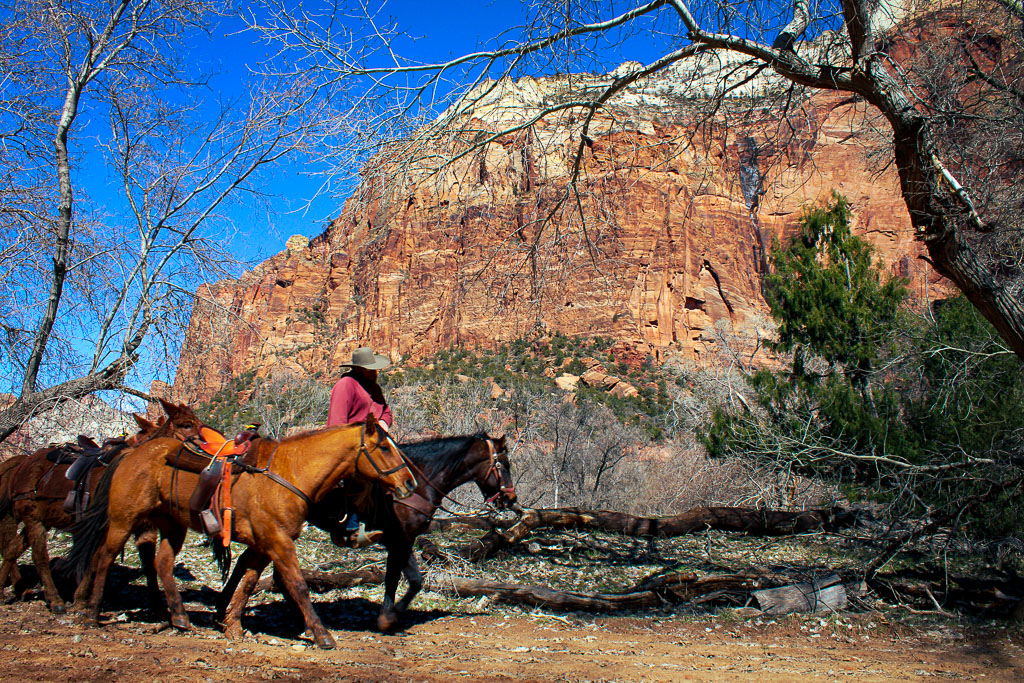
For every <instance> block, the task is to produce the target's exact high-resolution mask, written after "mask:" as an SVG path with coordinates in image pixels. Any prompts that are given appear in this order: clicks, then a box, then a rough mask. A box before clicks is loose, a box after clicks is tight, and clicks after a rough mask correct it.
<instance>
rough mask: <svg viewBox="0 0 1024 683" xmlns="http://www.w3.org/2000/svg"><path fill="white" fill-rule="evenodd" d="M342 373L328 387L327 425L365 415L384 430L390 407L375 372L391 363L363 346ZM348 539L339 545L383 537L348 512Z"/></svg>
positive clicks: (356, 544) (387, 427)
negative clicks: (329, 397)
mask: <svg viewBox="0 0 1024 683" xmlns="http://www.w3.org/2000/svg"><path fill="white" fill-rule="evenodd" d="M341 365H342V367H343V368H346V371H345V374H344V375H343V376H342V378H341V379H339V380H338V381H337V382H336V383H335V385H334V388H333V389H332V390H331V407H330V408H329V409H328V411H327V426H328V427H331V426H333V425H343V424H351V423H353V422H362V421H364V420H365V419H366V418H367V416H368V415H370V414H373V416H374V417H375V418H377V424H378V426H380V427H381V428H382V429H384V431H385V432H388V431H389V430H390V427H391V421H392V417H391V408H390V407H388V402H387V400H386V399H385V398H384V392H383V391H382V390H381V388H380V385H379V384H377V371H378V370H383V369H384V368H386V367H388V366H389V365H391V361H390V360H388V358H387V356H382V355H380V354H377V353H374V352H373V349H371V348H370V347H368V346H363V347H360V348H358V349H356V350H355V351H353V352H352V362H350V363H342V364H341ZM345 531H346V533H347V538H342V539H338V540H340V541H341V542H340V543H339V545H348V546H351V547H353V548H363V547H365V546H368V545H370V544H372V543H376V542H378V541H379V540H380V539H381V538H383V536H384V532H382V531H377V530H374V531H367V530H366V525H365V524H363V523H362V522H360V521H359V520H358V519H357V518H356V515H355V513H354V512H353V513H351V514H349V517H348V525H347V526H346V529H345Z"/></svg>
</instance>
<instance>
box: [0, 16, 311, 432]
mask: <svg viewBox="0 0 1024 683" xmlns="http://www.w3.org/2000/svg"><path fill="white" fill-rule="evenodd" d="M227 10H228V5H227V4H224V3H221V2H219V1H218V0H211V1H209V2H206V1H202V2H193V1H191V0H188V1H185V0H163V1H160V2H157V1H155V0H116V1H114V2H84V3H75V4H71V5H69V4H66V3H62V2H53V1H49V0H12V1H11V2H8V3H5V6H4V19H3V23H2V25H0V45H2V47H0V53H2V54H3V57H2V58H0V68H2V73H0V82H2V85H0V137H2V142H3V144H2V145H0V150H2V151H0V154H2V155H3V162H4V163H3V168H4V169H5V171H4V174H3V178H2V180H0V230H2V233H3V235H4V240H3V241H4V243H5V246H4V248H3V250H2V252H0V273H2V274H3V275H4V277H3V278H2V281H0V297H2V298H3V299H4V301H5V306H4V309H3V311H2V313H0V327H2V330H3V332H4V334H3V337H2V338H0V358H2V360H3V362H2V365H3V367H4V368H5V370H4V376H3V378H2V381H3V384H4V385H6V386H9V387H11V388H12V389H15V390H16V391H18V392H19V396H18V398H17V400H15V401H14V402H13V403H12V404H11V405H10V406H8V407H7V408H5V409H4V410H3V411H0V439H3V438H6V437H7V436H8V435H9V434H11V433H12V431H13V430H15V429H17V428H18V426H19V425H21V424H23V423H24V422H25V421H26V420H27V419H29V418H30V417H31V416H32V415H33V414H36V413H38V412H40V411H43V410H46V409H47V408H49V407H52V406H53V405H54V404H55V403H57V402H60V401H62V400H66V399H74V398H79V397H82V396H85V395H87V394H90V393H93V392H96V391H101V390H110V389H125V387H126V384H127V382H128V380H129V378H131V377H133V376H136V377H138V376H143V377H145V376H152V372H153V369H154V368H160V367H166V365H165V363H166V361H167V360H168V359H173V357H175V356H176V347H177V344H178V340H179V338H180V329H182V326H183V325H184V324H187V318H188V312H189V310H190V306H191V297H192V294H191V292H192V291H194V290H195V287H196V285H197V284H199V283H201V282H204V281H209V280H210V279H211V278H215V277H217V276H219V275H221V274H223V273H225V272H227V267H228V266H229V264H231V263H233V262H235V261H234V259H232V257H231V255H230V254H227V253H225V251H224V244H225V240H224V239H222V237H223V231H224V230H229V229H230V226H229V225H228V224H227V223H226V222H225V221H224V220H223V218H224V214H223V210H224V208H225V207H226V206H227V205H228V204H229V203H230V202H231V201H232V200H233V198H235V197H237V196H238V195H239V194H241V193H243V192H244V193H249V194H248V200H249V201H251V200H252V199H255V198H258V195H259V189H258V188H259V185H258V184H257V183H255V182H254V181H255V179H256V177H257V175H258V173H259V171H260V170H261V169H263V168H264V167H266V166H268V165H270V164H273V163H274V162H277V161H279V160H280V159H282V158H283V157H284V156H286V155H288V154H290V153H292V152H295V151H297V150H301V149H302V148H303V147H304V146H305V145H306V143H307V141H308V140H309V136H310V134H311V133H312V127H313V125H316V124H318V122H320V121H321V120H322V117H321V116H320V114H321V112H318V111H317V110H316V107H315V106H314V105H313V104H312V102H313V99H312V96H311V91H310V90H308V89H307V88H306V85H307V84H306V83H303V82H296V81H291V82H289V83H285V82H282V81H273V80H269V79H259V78H256V79H253V82H252V83H251V84H249V85H248V88H247V91H246V92H245V93H244V94H240V95H238V96H236V101H233V102H223V103H220V104H217V103H211V102H209V101H206V100H204V99H203V95H204V93H207V92H208V80H209V78H210V75H209V73H208V72H207V71H206V70H205V67H202V66H201V65H198V64H194V63H193V62H192V61H190V60H189V58H188V52H187V50H188V48H189V43H190V41H194V40H195V39H196V38H202V37H204V35H205V34H208V32H209V31H210V30H211V29H212V27H213V26H214V25H215V23H216V21H217V20H218V18H220V17H222V16H224V15H225V12H226V11H227ZM104 122H105V123H104ZM97 168H98V169H103V170H105V171H107V173H108V174H109V178H108V180H109V182H108V189H107V190H106V192H108V193H109V194H110V197H103V198H102V199H103V200H104V201H102V203H101V202H100V201H97V199H101V198H90V197H89V196H88V188H89V187H90V186H91V187H94V188H95V187H99V186H100V185H101V183H100V182H97V181H99V180H101V178H97V177H96V176H97V175H98V174H97V173H96V171H95V170H94V169H97ZM133 373H135V374H134V375H133Z"/></svg>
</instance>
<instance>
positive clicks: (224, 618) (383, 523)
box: [217, 433, 516, 636]
mask: <svg viewBox="0 0 1024 683" xmlns="http://www.w3.org/2000/svg"><path fill="white" fill-rule="evenodd" d="M401 449H402V452H403V453H404V454H405V457H406V458H407V459H408V460H409V462H410V463H411V464H412V469H413V471H414V472H415V473H416V481H417V483H418V485H417V487H416V491H415V492H414V493H413V495H411V496H409V497H408V498H405V499H403V500H392V499H391V498H390V497H388V496H387V494H386V492H385V491H384V490H382V489H381V488H380V487H378V486H374V487H373V490H372V491H371V493H370V495H369V496H361V495H359V493H360V492H359V491H358V490H353V489H355V488H357V487H348V488H347V489H344V488H343V489H335V490H334V491H332V492H331V493H330V494H329V495H328V496H326V497H325V498H324V499H323V501H321V502H319V503H317V505H316V506H315V507H314V509H313V512H312V513H311V514H310V519H309V521H310V523H311V524H314V525H316V526H318V527H320V528H322V529H324V530H325V531H329V532H331V531H337V530H338V526H339V522H338V516H339V514H341V512H342V511H343V510H344V509H345V508H346V507H347V506H346V501H350V500H361V501H362V503H361V504H360V505H359V506H358V509H357V510H356V511H357V512H358V514H359V519H360V520H362V521H363V522H365V523H366V525H367V526H368V527H373V528H375V529H380V530H382V531H383V532H384V540H383V543H384V545H385V547H387V549H388V560H387V570H386V572H385V577H384V601H383V603H382V604H381V610H380V615H379V616H378V617H377V626H378V627H379V628H380V630H382V631H387V630H390V629H391V628H394V627H395V626H396V625H397V624H398V619H399V615H400V614H401V613H402V612H404V611H405V610H406V609H408V607H409V604H410V603H411V602H412V599H413V598H414V597H415V596H416V594H417V593H419V592H420V589H421V588H422V587H423V574H422V572H420V569H419V566H418V565H417V563H416V556H415V555H414V554H413V552H412V549H413V543H414V542H415V540H416V537H417V536H419V535H420V534H422V533H423V532H425V531H426V530H427V529H428V528H429V527H430V520H431V519H432V518H433V516H434V512H435V511H436V510H437V509H438V507H440V506H441V505H442V502H443V500H444V498H445V496H447V495H448V494H449V493H450V492H451V491H453V490H454V489H455V488H457V487H459V486H461V485H462V484H465V483H467V482H470V481H473V482H476V484H477V486H478V487H479V488H480V491H481V493H482V494H483V495H484V498H485V499H486V500H487V502H489V503H495V504H496V505H498V506H499V507H502V506H505V505H511V504H513V503H515V501H516V494H515V488H514V487H513V485H512V474H511V470H510V466H509V461H508V455H507V454H506V452H505V437H500V438H497V439H492V438H490V437H489V436H487V434H484V433H480V434H475V435H472V436H455V437H449V438H442V439H430V440H427V441H419V442H414V443H403V444H401ZM332 536H333V534H332ZM264 567H266V562H262V563H261V562H260V561H257V558H255V557H254V556H253V555H251V554H250V553H249V551H246V552H245V553H243V554H242V556H241V557H239V559H238V562H237V563H236V565H235V570H234V572H233V573H232V576H231V578H230V579H229V581H228V582H227V583H226V584H225V586H224V589H223V590H222V591H221V597H220V600H219V601H218V604H217V620H218V621H220V622H221V623H222V624H223V625H224V630H225V633H227V634H228V635H229V636H238V635H240V634H241V631H242V629H241V616H242V610H243V609H244V608H245V604H246V603H247V602H248V600H249V597H250V596H251V594H252V590H253V589H254V588H255V586H256V583H257V581H258V579H259V574H260V572H261V571H262V570H263V568H264ZM403 574H404V575H405V578H406V581H408V582H409V588H408V590H407V591H406V593H405V595H404V596H403V597H402V600H401V601H400V602H399V603H398V604H397V606H396V605H395V593H396V591H397V589H398V581H399V579H400V578H401V575H403ZM245 575H248V578H247V579H246V580H243V576H245ZM236 587H238V590H236ZM229 598H230V603H229V602H228V600H229Z"/></svg>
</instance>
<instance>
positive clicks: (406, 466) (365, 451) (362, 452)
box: [356, 422, 418, 498]
mask: <svg viewBox="0 0 1024 683" xmlns="http://www.w3.org/2000/svg"><path fill="white" fill-rule="evenodd" d="M384 438H385V439H387V441H388V443H390V444H391V448H394V449H395V452H396V453H398V457H399V458H401V460H402V464H400V465H397V466H395V467H392V468H391V469H389V470H384V469H381V467H380V465H378V464H377V461H376V460H374V459H373V456H372V455H370V449H369V448H367V447H366V423H365V422H364V423H363V424H362V427H360V429H359V454H358V455H357V456H356V465H357V466H358V465H359V458H362V457H364V456H365V457H366V460H367V461H368V462H369V463H370V466H371V467H373V469H374V471H375V472H376V473H377V475H378V476H380V477H381V478H383V477H386V476H388V475H389V474H394V473H395V472H400V471H401V470H408V471H409V476H410V477H412V486H411V487H409V493H407V494H405V495H404V496H398V495H396V498H406V497H408V496H409V495H410V494H411V493H412V491H413V489H415V488H416V486H418V482H417V480H416V473H415V472H413V471H412V465H411V464H410V463H409V459H408V458H406V457H405V454H404V453H402V449H401V448H399V447H398V444H397V443H395V440H394V439H393V438H392V437H391V435H390V434H388V433H387V432H384ZM377 448H378V450H379V449H380V440H379V439H378V441H377Z"/></svg>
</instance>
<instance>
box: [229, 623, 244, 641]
mask: <svg viewBox="0 0 1024 683" xmlns="http://www.w3.org/2000/svg"><path fill="white" fill-rule="evenodd" d="M224 637H225V638H227V639H228V640H242V638H244V637H245V631H243V630H242V626H241V624H232V625H230V626H227V625H225V626H224Z"/></svg>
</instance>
